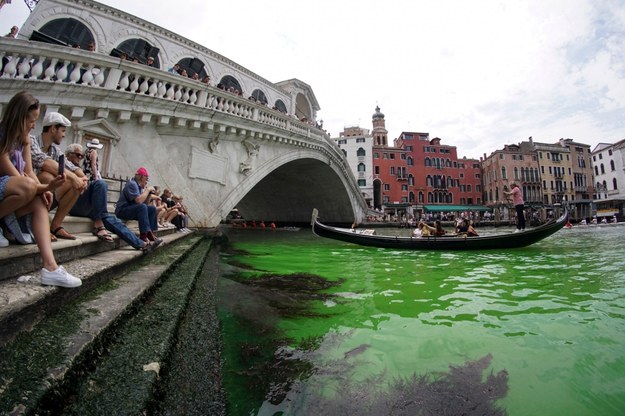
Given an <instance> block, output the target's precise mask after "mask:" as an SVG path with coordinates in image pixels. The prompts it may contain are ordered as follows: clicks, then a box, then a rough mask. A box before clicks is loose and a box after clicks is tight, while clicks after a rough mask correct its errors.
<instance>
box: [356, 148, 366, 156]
mask: <svg viewBox="0 0 625 416" xmlns="http://www.w3.org/2000/svg"><path fill="white" fill-rule="evenodd" d="M366 155H367V152H366V151H365V149H363V148H362V147H359V148H358V150H356V156H366Z"/></svg>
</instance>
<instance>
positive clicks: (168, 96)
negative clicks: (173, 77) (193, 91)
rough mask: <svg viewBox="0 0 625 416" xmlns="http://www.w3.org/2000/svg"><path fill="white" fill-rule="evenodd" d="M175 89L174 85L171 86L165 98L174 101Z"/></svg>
mask: <svg viewBox="0 0 625 416" xmlns="http://www.w3.org/2000/svg"><path fill="white" fill-rule="evenodd" d="M175 93H176V92H175V89H174V86H173V85H170V86H169V88H167V93H166V94H165V97H167V98H168V99H170V100H173V98H174V95H175Z"/></svg>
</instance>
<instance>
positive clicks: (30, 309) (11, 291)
mask: <svg viewBox="0 0 625 416" xmlns="http://www.w3.org/2000/svg"><path fill="white" fill-rule="evenodd" d="M193 234H194V233H190V234H184V233H172V234H168V235H165V236H162V239H163V244H162V245H163V246H165V245H168V244H172V243H174V242H176V241H177V240H180V239H183V238H184V237H186V236H188V235H193ZM94 238H95V237H94ZM96 244H100V245H101V244H106V245H111V244H110V243H108V244H107V243H103V242H102V243H96ZM158 250H161V247H159V248H158V249H157V251H155V253H156V252H158ZM38 255H39V253H38V252H37V256H38ZM141 256H143V253H142V252H141V251H140V250H135V249H133V248H132V247H130V246H127V245H126V246H125V247H123V248H117V249H107V250H106V251H103V252H100V253H96V254H91V255H87V256H84V257H74V258H73V259H72V260H71V261H66V262H63V263H62V264H63V267H65V269H66V270H67V271H68V272H69V273H71V274H72V275H74V276H76V277H78V278H80V279H81V280H82V281H83V284H82V286H80V287H79V288H73V289H66V288H59V287H54V286H43V285H41V279H40V276H39V273H38V272H30V273H28V274H25V275H23V276H21V277H20V278H19V280H22V281H18V279H6V280H2V281H0V345H1V344H4V343H6V342H7V341H9V340H10V339H12V338H13V337H14V336H15V335H16V334H18V333H19V332H21V331H23V330H25V329H28V328H31V327H32V326H33V325H34V324H35V323H36V322H38V321H39V320H41V319H42V318H43V316H45V314H46V313H49V311H51V310H53V309H54V308H56V307H57V306H58V305H59V304H62V303H63V302H67V301H69V300H72V299H75V298H77V297H78V296H79V295H80V294H82V293H85V292H87V291H89V290H91V289H92V288H94V287H96V286H97V285H98V284H100V283H101V282H102V281H103V280H106V279H110V278H111V277H113V276H116V275H118V274H120V273H122V272H123V269H124V268H126V267H128V266H129V265H130V264H131V263H132V261H133V260H134V259H136V258H138V257H141ZM59 263H61V262H59ZM35 270H36V269H35Z"/></svg>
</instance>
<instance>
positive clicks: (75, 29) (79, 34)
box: [30, 18, 158, 53]
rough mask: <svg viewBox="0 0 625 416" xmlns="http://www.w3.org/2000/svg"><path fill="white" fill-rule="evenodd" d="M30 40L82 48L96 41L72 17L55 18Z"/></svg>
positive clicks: (87, 30)
mask: <svg viewBox="0 0 625 416" xmlns="http://www.w3.org/2000/svg"><path fill="white" fill-rule="evenodd" d="M30 40H35V41H38V42H46V43H52V44H58V45H64V46H74V45H79V46H80V49H87V45H88V44H89V42H93V41H94V39H93V35H92V34H91V31H90V30H89V28H88V27H87V26H85V25H84V24H83V23H82V22H80V21H78V20H76V19H72V18H63V19H55V20H52V21H51V22H48V23H46V24H45V25H43V27H42V28H41V31H40V32H37V31H33V34H32V35H31V37H30ZM157 51H158V50H157ZM157 53H158V52H157Z"/></svg>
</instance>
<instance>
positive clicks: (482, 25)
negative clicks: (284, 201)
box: [0, 0, 625, 158]
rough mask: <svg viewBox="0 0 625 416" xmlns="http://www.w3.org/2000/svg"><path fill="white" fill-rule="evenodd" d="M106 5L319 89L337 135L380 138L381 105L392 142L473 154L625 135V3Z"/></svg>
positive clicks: (450, 0) (269, 75) (275, 77)
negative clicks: (356, 129)
mask: <svg viewBox="0 0 625 416" xmlns="http://www.w3.org/2000/svg"><path fill="white" fill-rule="evenodd" d="M102 2H103V3H105V4H108V5H112V6H113V7H116V8H119V9H121V10H124V11H126V12H128V13H131V14H135V15H137V16H139V17H141V18H143V19H145V20H148V21H151V22H154V23H156V24H158V25H160V26H162V27H165V28H166V29H169V30H171V31H173V32H176V33H178V34H180V35H181V36H184V37H186V38H189V39H191V40H193V41H196V42H198V43H200V44H202V45H204V46H206V47H208V48H210V49H212V50H214V51H216V52H218V53H220V54H222V55H224V56H226V57H228V58H229V59H232V60H233V61H235V62H237V63H239V64H241V65H242V66H244V67H246V68H248V69H250V70H251V71H253V72H256V73H257V74H259V75H260V76H262V77H264V78H266V79H268V80H270V81H272V82H278V81H282V80H285V79H290V78H298V79H301V80H302V81H304V82H306V83H308V84H309V85H311V87H312V88H313V91H314V93H315V95H316V97H317V100H318V101H319V104H320V106H321V111H320V112H319V114H318V116H319V118H322V119H323V120H324V127H325V128H326V129H327V130H328V131H329V132H330V133H331V134H332V135H333V136H338V134H339V132H341V131H342V130H343V128H344V127H345V126H352V125H356V124H357V125H360V126H361V127H363V128H368V129H371V115H372V114H373V112H374V109H375V107H376V105H379V106H380V108H381V110H382V112H383V113H384V114H385V115H386V125H387V129H388V130H389V137H390V138H391V139H393V138H395V137H397V136H399V134H400V133H401V132H402V131H418V132H429V133H430V135H431V137H436V136H438V137H441V138H442V139H443V143H444V144H448V145H455V146H457V147H458V154H459V155H461V156H467V157H476V158H477V157H479V156H481V155H483V154H484V153H487V154H490V153H491V152H492V151H494V150H496V149H500V148H502V147H503V146H504V145H505V144H509V143H516V142H518V141H520V140H525V139H527V137H528V136H530V135H531V136H533V137H534V139H536V140H539V141H543V142H554V141H556V140H558V139H559V138H560V137H570V138H572V139H574V140H576V141H579V142H582V143H588V144H591V145H593V144H596V143H597V142H599V141H602V142H615V141H617V140H620V139H622V138H624V136H625V128H624V125H623V124H624V122H623V121H622V119H623V117H622V114H623V110H624V109H625V108H624V107H625V102H624V101H625V54H623V53H622V51H623V50H625V48H624V47H625V29H623V28H625V7H623V6H624V5H625V4H624V2H623V0H606V1H601V2H593V1H592V0H550V1H547V2H545V1H542V0H527V1H522V2H517V1H507V0H481V1H477V2H468V1H464V0H439V1H436V2H416V1H411V0H396V1H393V2H380V1H373V0H344V1H336V0H319V1H317V2H315V3H310V4H308V3H307V4H305V5H303V6H302V5H298V6H297V7H295V5H294V4H293V3H292V2H289V1H286V0H274V1H271V2H258V1H255V0H239V1H238V2H237V6H236V9H233V10H228V9H227V8H224V7H216V6H215V4H212V3H207V2H205V1H201V0H189V1H185V2H179V3H176V4H175V7H172V3H171V2H166V1H153V2H150V7H145V3H144V2H128V1H124V0H102ZM5 8H6V7H5ZM4 12H5V10H4V9H3V14H4ZM0 19H3V16H0ZM12 23H13V22H11V24H12Z"/></svg>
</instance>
